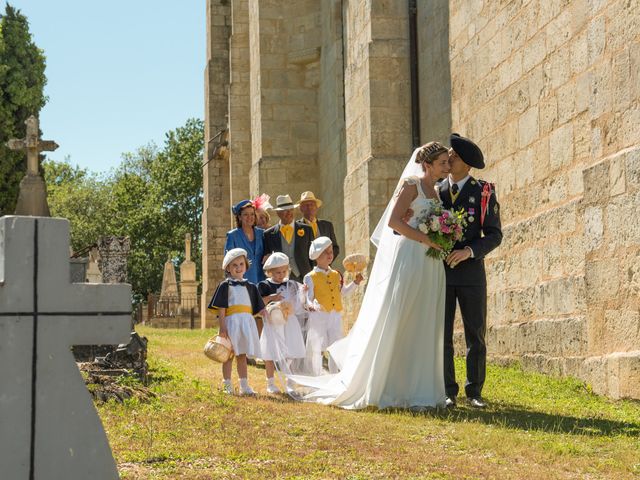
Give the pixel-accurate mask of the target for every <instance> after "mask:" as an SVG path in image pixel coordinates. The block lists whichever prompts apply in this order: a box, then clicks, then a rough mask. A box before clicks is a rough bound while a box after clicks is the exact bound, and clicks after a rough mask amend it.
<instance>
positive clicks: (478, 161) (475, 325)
mask: <svg viewBox="0 0 640 480" xmlns="http://www.w3.org/2000/svg"><path fill="white" fill-rule="evenodd" d="M450 143H451V149H450V150H449V162H450V173H449V176H448V177H447V178H445V179H444V180H442V181H441V182H440V184H439V190H440V199H441V200H442V203H443V205H444V207H445V208H447V209H451V208H453V209H454V210H459V209H463V210H464V211H465V212H467V227H466V228H465V231H464V237H463V239H462V240H461V241H459V242H458V243H456V244H455V245H454V247H453V248H454V250H453V251H452V252H451V253H450V254H449V256H448V257H447V258H446V260H445V272H446V276H447V294H446V300H445V327H444V381H445V392H446V394H447V406H448V407H454V406H455V405H456V397H457V395H458V390H459V387H458V384H457V382H456V374H455V368H454V363H453V320H454V318H455V314H456V302H457V303H458V304H459V305H460V313H461V315H462V323H463V326H464V337H465V340H466V344H467V381H466V383H465V387H464V388H465V393H466V396H467V400H468V402H469V405H471V406H472V407H475V408H484V407H486V406H487V405H486V403H485V402H484V400H483V399H482V387H483V385H484V380H485V371H486V358H487V347H486V344H485V339H484V337H485V331H486V324H487V278H486V275H485V270H484V257H485V256H486V255H487V254H488V253H489V252H491V251H492V250H493V249H494V248H496V247H497V246H498V245H500V242H501V241H502V230H501V227H500V206H499V205H498V201H497V199H496V195H495V190H494V187H493V185H492V184H490V183H488V182H485V181H483V180H476V179H474V178H473V177H472V176H471V175H470V174H469V171H470V170H471V168H472V167H473V168H477V169H482V168H484V156H483V155H482V151H481V150H480V148H479V147H478V146H477V145H476V144H475V143H473V142H472V141H471V140H469V139H468V138H465V137H461V136H460V135H458V134H457V133H453V134H451V137H450Z"/></svg>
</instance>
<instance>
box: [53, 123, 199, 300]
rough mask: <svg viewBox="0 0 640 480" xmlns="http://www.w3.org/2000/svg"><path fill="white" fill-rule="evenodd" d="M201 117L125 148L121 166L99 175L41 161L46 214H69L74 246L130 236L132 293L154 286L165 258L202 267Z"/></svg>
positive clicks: (158, 284) (157, 287) (158, 283)
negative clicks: (159, 141) (187, 257)
mask: <svg viewBox="0 0 640 480" xmlns="http://www.w3.org/2000/svg"><path fill="white" fill-rule="evenodd" d="M203 148H204V124H203V122H202V121H201V120H198V119H189V120H187V122H186V123H185V125H183V126H181V127H178V128H176V129H175V130H172V131H170V132H168V133H167V134H166V136H165V142H164V145H163V146H162V148H160V149H159V148H158V147H156V146H155V145H153V144H150V145H147V146H144V147H141V148H139V149H138V150H137V151H135V152H134V153H126V154H124V155H123V160H122V163H121V164H120V166H119V167H118V168H116V169H115V170H112V171H111V172H110V173H108V174H106V175H102V176H100V175H96V174H94V173H91V172H88V171H87V170H86V169H81V168H78V167H75V166H72V165H70V164H69V163H68V162H53V161H47V162H44V164H43V167H44V172H45V181H46V183H47V193H48V200H49V208H50V210H51V215H52V216H56V217H65V218H68V219H69V221H70V223H71V244H72V246H73V249H74V250H80V249H82V248H84V247H86V246H89V245H92V244H93V243H95V242H96V241H97V239H98V237H100V236H103V235H117V236H127V237H129V239H130V241H131V252H130V254H129V263H128V274H129V282H130V283H131V284H132V286H133V291H134V293H135V294H138V295H142V296H146V294H147V293H149V292H159V290H160V287H161V285H162V272H163V265H164V262H166V261H167V258H169V257H170V258H171V259H172V260H173V261H174V264H175V265H176V266H178V265H179V264H180V263H181V262H182V261H183V260H184V237H185V234H186V233H190V234H191V238H192V248H191V260H193V261H194V262H195V263H196V272H197V275H198V278H200V273H201V263H202V262H201V258H200V257H201V255H200V253H201V241H200V225H201V218H202V155H203Z"/></svg>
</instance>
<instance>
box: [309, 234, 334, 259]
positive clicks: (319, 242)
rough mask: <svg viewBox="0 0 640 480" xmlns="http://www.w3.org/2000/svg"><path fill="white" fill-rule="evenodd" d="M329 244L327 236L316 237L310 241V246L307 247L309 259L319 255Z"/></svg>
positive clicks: (329, 240)
mask: <svg viewBox="0 0 640 480" xmlns="http://www.w3.org/2000/svg"><path fill="white" fill-rule="evenodd" d="M330 246H331V239H330V238H329V237H318V238H316V239H315V240H314V241H313V242H311V246H310V247H309V259H310V260H315V259H317V258H318V257H319V256H320V254H321V253H322V252H324V251H325V250H326V249H327V248H328V247H330Z"/></svg>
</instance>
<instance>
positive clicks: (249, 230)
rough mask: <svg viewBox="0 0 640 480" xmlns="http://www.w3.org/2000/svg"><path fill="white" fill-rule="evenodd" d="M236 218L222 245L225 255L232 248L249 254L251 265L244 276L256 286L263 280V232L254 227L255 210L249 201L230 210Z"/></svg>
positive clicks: (243, 201)
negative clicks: (242, 249) (240, 249)
mask: <svg viewBox="0 0 640 480" xmlns="http://www.w3.org/2000/svg"><path fill="white" fill-rule="evenodd" d="M232 211H233V214H234V215H235V217H236V225H237V227H238V228H234V229H233V230H230V231H229V232H227V241H226V243H225V245H224V253H225V254H226V253H227V252H228V251H229V250H231V249H232V248H244V249H245V250H246V251H247V253H248V254H249V261H250V262H251V265H250V267H249V270H247V272H246V273H245V274H244V276H245V278H246V279H247V280H249V281H250V282H251V283H255V284H257V283H258V282H261V281H262V280H264V279H265V276H264V272H263V271H262V257H263V256H264V242H263V236H264V230H263V229H262V228H259V227H256V209H255V207H254V205H253V203H252V202H251V201H250V200H242V201H240V202H238V203H236V204H235V205H234V206H233V208H232Z"/></svg>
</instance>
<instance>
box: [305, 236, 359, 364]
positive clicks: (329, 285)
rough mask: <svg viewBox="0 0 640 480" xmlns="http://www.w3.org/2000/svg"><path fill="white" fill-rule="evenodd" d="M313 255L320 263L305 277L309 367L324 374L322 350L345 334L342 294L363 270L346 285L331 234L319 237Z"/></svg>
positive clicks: (354, 285) (310, 254)
mask: <svg viewBox="0 0 640 480" xmlns="http://www.w3.org/2000/svg"><path fill="white" fill-rule="evenodd" d="M309 258H310V259H311V260H315V262H316V266H315V267H314V268H313V270H311V271H310V272H309V273H307V274H306V275H305V277H304V284H305V286H306V288H307V308H308V310H309V320H308V322H307V344H306V350H307V352H306V360H305V370H306V372H307V373H308V374H310V375H322V374H323V370H322V352H325V351H326V350H327V347H328V346H329V345H331V344H332V343H334V342H335V341H337V340H340V339H341V338H343V337H344V333H343V330H342V296H347V295H350V294H351V293H352V292H353V291H354V290H355V288H356V286H357V285H359V284H360V282H362V280H363V277H362V275H361V274H358V275H356V278H355V279H354V281H353V282H351V283H350V284H349V285H344V286H343V280H342V275H341V274H340V272H338V271H336V270H333V269H332V268H331V266H330V265H331V262H332V261H333V249H332V245H331V239H330V238H329V237H318V238H316V239H315V240H314V241H313V242H312V243H311V247H310V248H309Z"/></svg>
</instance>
